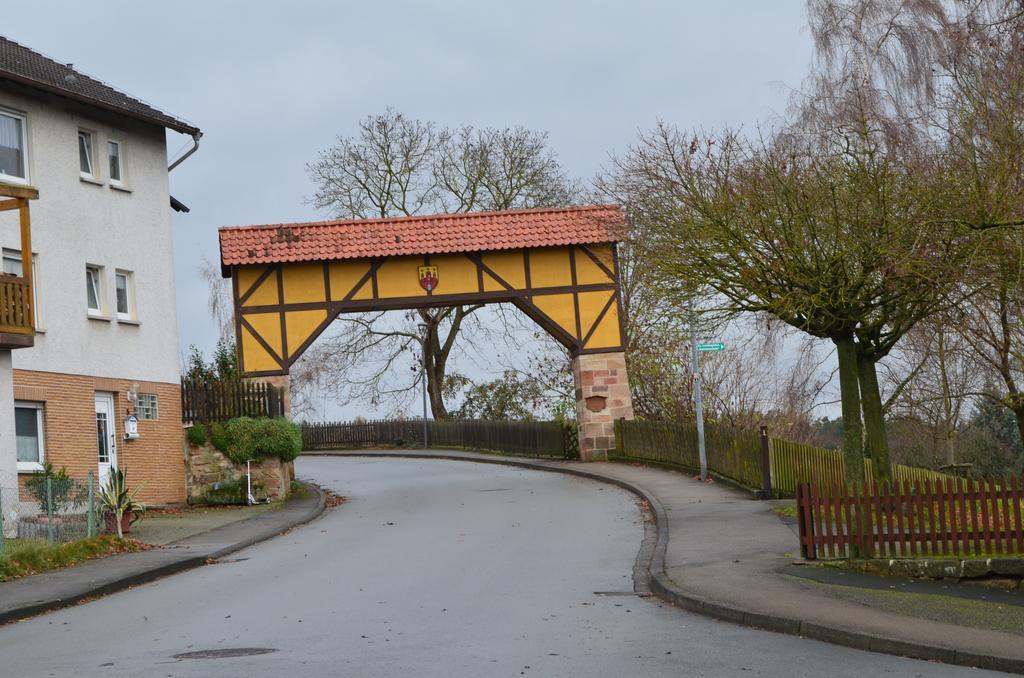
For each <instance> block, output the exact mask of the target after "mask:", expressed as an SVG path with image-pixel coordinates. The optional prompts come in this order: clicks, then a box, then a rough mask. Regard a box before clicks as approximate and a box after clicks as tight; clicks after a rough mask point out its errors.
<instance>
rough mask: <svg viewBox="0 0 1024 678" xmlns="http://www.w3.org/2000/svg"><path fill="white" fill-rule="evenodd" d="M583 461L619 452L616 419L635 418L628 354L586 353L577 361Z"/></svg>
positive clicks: (581, 456)
mask: <svg viewBox="0 0 1024 678" xmlns="http://www.w3.org/2000/svg"><path fill="white" fill-rule="evenodd" d="M572 374H573V379H574V380H575V382H576V418H577V421H578V422H579V442H580V459H582V460H583V461H592V460H598V459H607V458H608V453H609V451H610V450H613V449H615V420H616V419H632V418H633V399H632V397H631V396H630V393H629V378H628V376H627V374H626V354H625V353H622V352H616V353H584V354H581V355H578V356H576V357H575V358H573V361H572Z"/></svg>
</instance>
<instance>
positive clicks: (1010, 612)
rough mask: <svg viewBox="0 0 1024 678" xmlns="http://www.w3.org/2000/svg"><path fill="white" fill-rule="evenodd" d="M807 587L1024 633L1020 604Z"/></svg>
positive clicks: (937, 617) (891, 609)
mask: <svg viewBox="0 0 1024 678" xmlns="http://www.w3.org/2000/svg"><path fill="white" fill-rule="evenodd" d="M807 584H808V585H810V586H813V587H814V588H817V589H819V590H822V591H823V592H825V593H827V594H829V595H831V596H834V597H836V598H839V599H842V600H849V601H853V602H856V603H860V604H861V605H866V606H868V607H873V608H877V609H881V610H886V611H888V612H895V613H896V614H901V615H904V616H907V617H918V618H921V619H930V620H932V621H937V622H943V623H946V624H956V625H958V626H971V627H974V628H979V629H988V630H992V631H1006V632H1009V633H1015V634H1018V635H1021V634H1024V607H1021V606H1019V605H1011V604H1000V603H999V602H997V601H982V600H969V599H965V598H957V597H952V596H941V595H936V594H930V593H905V592H901V591H879V590H875V589H862V588H857V587H853V586H836V585H832V584H822V583H820V582H807Z"/></svg>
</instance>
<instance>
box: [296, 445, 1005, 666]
mask: <svg viewBox="0 0 1024 678" xmlns="http://www.w3.org/2000/svg"><path fill="white" fill-rule="evenodd" d="M305 454H306V455H308V456H316V455H317V453H305ZM319 454H324V453H319ZM328 454H332V455H337V456H405V457H408V456H417V457H427V458H450V459H465V460H469V461H481V462H488V463H499V464H513V465H517V466H525V467H532V468H540V469H549V470H559V471H563V472H569V473H573V474H576V475H583V476H587V477H592V478H595V479H600V480H607V481H612V482H615V483H616V484H620V485H625V486H627V487H628V488H629V489H631V490H632V491H634V492H635V493H637V494H640V495H641V496H643V497H645V498H646V499H648V501H650V503H651V508H652V511H653V512H654V514H655V519H656V521H657V524H658V539H657V544H656V546H655V549H654V556H653V558H652V560H651V564H650V585H651V590H652V591H653V592H654V593H655V594H656V595H658V596H659V597H661V598H663V599H665V600H668V601H671V602H673V603H675V604H677V605H679V606H680V607H683V608H686V609H688V610H691V611H694V612H698V613H701V614H705V615H709V616H712V617H715V618H718V619H722V620H725V621H730V622H735V623H739V624H745V625H748V626H754V627H758V628H763V629H766V630H771V631H778V632H781V633H789V634H794V635H800V636H804V637H808V638H814V639H817V640H823V641H827V642H832V643H837V644H840V645H847V646H851V647H856V648H860V649H865V650H872V651H875V652H883V653H888V654H896V655H903V656H909V657H916V658H920V659H933V660H938V661H942V662H946V663H951V664H961V665H966V666H978V667H982V668H988V669H995V670H1002V671H1011V672H1015V673H1024V642H1022V641H1024V638H1022V636H1021V635H1020V634H1018V633H1008V632H1006V631H998V630H986V629H982V628H974V627H970V626H960V625H954V624H950V623H944V622H943V621H939V620H935V619H926V618H922V617H921V616H907V615H905V614H899V613H897V612H894V611H891V610H887V609H882V608H881V607H879V606H868V605H870V604H871V603H867V604H865V600H864V599H863V598H861V599H859V600H858V599H857V596H845V598H846V599H844V596H842V595H841V594H842V592H841V591H840V592H837V591H836V590H833V589H840V588H842V589H850V590H851V591H869V589H861V588H857V587H851V586H843V587H839V586H830V585H828V584H822V583H820V582H814V581H811V580H808V579H803V578H798V577H793V576H790V575H787V574H786V573H785V572H784V570H786V569H787V568H788V567H791V566H792V563H793V561H794V560H795V559H797V557H798V548H797V539H796V536H795V534H794V533H793V531H792V530H791V529H790V527H788V526H787V525H786V524H785V523H784V522H783V521H782V520H780V518H779V517H778V516H777V515H775V513H774V512H773V511H772V508H771V503H769V502H759V501H755V500H752V499H750V497H749V495H748V494H744V493H741V492H738V491H736V490H733V489H730V488H728V487H726V486H723V485H721V484H704V483H701V482H699V480H696V479H694V478H692V477H690V476H688V475H685V474H682V473H675V472H672V471H666V470H662V469H657V468H651V467H641V466H631V465H627V464H619V463H607V462H591V463H586V464H584V463H580V462H570V461H546V460H534V459H524V458H521V457H505V456H501V455H485V454H474V453H467V452H446V451H437V452H433V451H424V450H393V451H343V452H332V453H328ZM874 593H881V592H878V591H875V592H874ZM899 595H902V596H911V597H912V596H917V595H919V594H915V593H902V594H899ZM954 600H955V599H954ZM890 607H896V608H897V609H899V607H900V605H899V604H897V605H895V606H892V605H890ZM907 607H908V608H909V606H907ZM1015 609H1017V608H1015ZM939 616H940V617H941V615H939Z"/></svg>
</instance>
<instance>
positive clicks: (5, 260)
mask: <svg viewBox="0 0 1024 678" xmlns="http://www.w3.org/2000/svg"><path fill="white" fill-rule="evenodd" d="M0 254H2V256H0V273H7V274H8V275H16V276H18V277H19V278H20V277H21V276H22V271H23V269H22V267H21V252H19V251H18V250H9V249H4V250H0ZM36 270H37V269H36V255H34V254H33V255H32V306H33V308H34V309H35V315H36V329H39V294H37V293H36V289H37V284H36V280H37V279H38V277H39V275H38V274H37V273H36Z"/></svg>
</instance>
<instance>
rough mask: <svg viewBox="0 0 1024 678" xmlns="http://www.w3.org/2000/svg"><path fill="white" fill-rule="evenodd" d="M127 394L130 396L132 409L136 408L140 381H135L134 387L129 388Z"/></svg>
mask: <svg viewBox="0 0 1024 678" xmlns="http://www.w3.org/2000/svg"><path fill="white" fill-rule="evenodd" d="M125 396H126V397H127V398H128V402H129V403H130V404H131V406H132V409H133V410H134V409H135V401H137V400H138V399H139V382H137V381H136V382H135V383H133V384H132V387H131V388H130V389H128V392H127V393H125ZM129 414H130V413H129Z"/></svg>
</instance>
